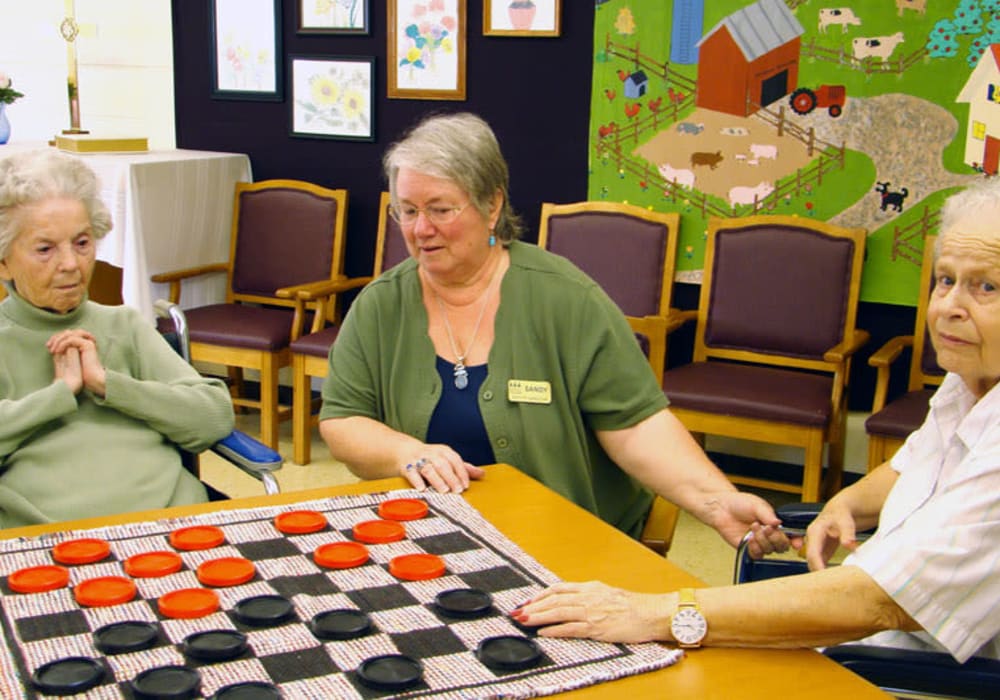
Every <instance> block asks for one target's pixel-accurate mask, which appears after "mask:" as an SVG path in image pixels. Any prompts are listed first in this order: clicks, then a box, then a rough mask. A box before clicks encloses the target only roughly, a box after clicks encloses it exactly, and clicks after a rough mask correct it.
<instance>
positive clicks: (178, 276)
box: [149, 263, 229, 304]
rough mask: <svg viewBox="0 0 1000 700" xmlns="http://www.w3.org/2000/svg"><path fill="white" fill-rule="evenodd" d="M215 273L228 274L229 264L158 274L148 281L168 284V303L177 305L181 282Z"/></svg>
mask: <svg viewBox="0 0 1000 700" xmlns="http://www.w3.org/2000/svg"><path fill="white" fill-rule="evenodd" d="M215 272H229V263H211V264H209V265H199V266H198V267H188V268H185V269H183V270H171V271H170V272H160V273H158V274H155V275H153V276H152V277H150V278H149V279H150V280H152V281H153V282H161V283H162V282H169V283H170V293H169V294H170V301H171V302H172V303H174V304H179V303H180V301H181V280H186V279H188V278H189V277H198V276H199V275H207V274H211V273H215Z"/></svg>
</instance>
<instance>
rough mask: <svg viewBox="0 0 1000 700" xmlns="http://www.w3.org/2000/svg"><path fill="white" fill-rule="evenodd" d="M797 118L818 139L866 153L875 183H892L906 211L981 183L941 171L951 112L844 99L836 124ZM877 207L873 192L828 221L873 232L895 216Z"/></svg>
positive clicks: (906, 98)
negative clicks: (936, 196) (902, 193)
mask: <svg viewBox="0 0 1000 700" xmlns="http://www.w3.org/2000/svg"><path fill="white" fill-rule="evenodd" d="M797 118H798V119H801V120H802V121H801V122H800V123H801V125H802V126H803V127H805V128H808V127H810V126H812V127H814V128H815V129H816V136H817V137H818V138H821V139H823V140H824V141H829V142H830V143H837V144H839V143H846V144H847V147H848V148H849V149H852V150H856V151H863V152H864V153H866V154H867V155H868V157H869V158H871V159H872V162H873V163H874V164H875V173H876V180H877V181H879V182H889V183H891V185H890V187H889V189H890V190H892V191H899V190H901V189H902V188H903V187H905V188H906V189H907V190H908V194H907V196H906V199H905V200H904V201H903V206H904V208H907V209H908V208H909V207H910V206H913V205H915V204H916V203H917V202H919V201H920V200H921V199H923V198H924V197H926V196H927V195H929V194H932V193H933V192H936V191H938V190H941V189H944V188H946V187H961V186H963V185H967V184H969V183H970V182H972V181H973V180H975V179H976V178H977V177H980V176H979V175H975V174H969V175H958V174H956V173H951V172H948V171H947V170H945V168H944V165H943V164H942V153H943V152H944V149H945V147H946V146H947V145H948V144H949V143H951V142H952V140H954V138H955V135H956V133H957V132H958V128H959V125H958V122H957V121H956V120H955V117H954V116H952V114H951V113H950V112H948V111H947V110H945V109H944V108H942V107H941V106H939V105H936V104H934V103H933V102H927V101H926V100H921V99H919V98H916V97H913V96H911V95H903V94H889V95H878V96H876V97H859V98H848V100H847V104H846V105H845V106H844V114H843V116H841V117H840V118H838V119H831V118H830V117H829V116H828V115H827V114H826V112H825V111H823V110H815V111H814V112H812V113H811V114H808V115H806V116H804V117H797ZM880 203H881V198H880V196H879V194H878V193H877V192H875V191H874V190H873V191H872V192H870V193H869V194H867V195H865V196H864V197H862V198H861V199H860V200H858V201H857V202H855V203H854V204H853V205H852V206H850V207H849V208H847V209H845V210H844V211H842V212H841V213H840V214H838V215H837V216H835V217H833V219H831V221H832V222H833V223H836V224H839V225H841V226H863V227H865V228H867V229H868V230H869V231H874V230H875V229H878V228H881V227H882V226H884V225H885V224H886V222H888V221H890V220H891V219H893V218H894V217H896V216H898V214H897V213H895V212H893V211H891V209H890V210H887V211H882V210H881V207H880Z"/></svg>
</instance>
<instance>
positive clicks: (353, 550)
mask: <svg viewBox="0 0 1000 700" xmlns="http://www.w3.org/2000/svg"><path fill="white" fill-rule="evenodd" d="M313 558H314V559H315V560H316V563H317V564H318V565H319V566H325V567H326V568H327V569H353V568H354V567H355V566H361V565H362V564H364V563H365V562H366V561H368V548H367V547H365V546H364V545H363V544H360V543H358V542H331V543H330V544H324V545H320V546H319V547H317V548H316V551H315V552H314V553H313Z"/></svg>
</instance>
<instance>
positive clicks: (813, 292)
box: [694, 215, 866, 371]
mask: <svg viewBox="0 0 1000 700" xmlns="http://www.w3.org/2000/svg"><path fill="white" fill-rule="evenodd" d="M865 236H866V232H865V230H864V229H848V228H842V227H839V226H835V225H832V224H828V223H825V222H822V221H814V220H812V219H806V218H802V217H793V216H764V215H761V216H749V217H743V218H735V219H719V218H713V219H711V220H710V221H709V225H708V241H707V245H706V248H705V268H704V273H703V276H702V287H701V297H700V300H699V304H698V328H697V331H696V335H695V350H694V360H695V361H696V362H700V361H705V360H707V359H709V358H720V359H730V360H737V361H749V362H757V363H764V364H772V365H783V366H791V367H800V368H806V369H814V370H823V371H836V365H835V364H834V363H831V362H827V361H825V360H824V359H823V355H824V353H825V352H826V351H827V350H829V349H831V348H832V347H834V346H836V345H838V344H840V343H841V342H844V340H845V339H850V338H851V337H852V336H853V335H854V333H855V330H856V328H855V321H856V319H857V306H858V297H859V294H860V289H861V269H862V264H863V262H864V247H865Z"/></svg>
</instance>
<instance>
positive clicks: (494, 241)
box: [490, 231, 497, 248]
mask: <svg viewBox="0 0 1000 700" xmlns="http://www.w3.org/2000/svg"><path fill="white" fill-rule="evenodd" d="M496 244H497V237H496V236H495V235H493V232H492V231H490V248H492V247H493V246H495V245H496Z"/></svg>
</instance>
